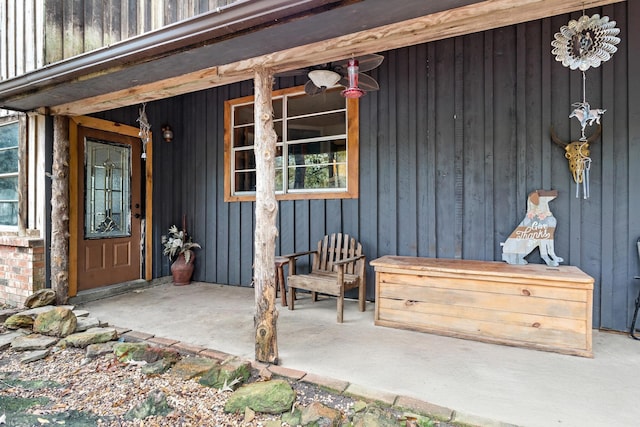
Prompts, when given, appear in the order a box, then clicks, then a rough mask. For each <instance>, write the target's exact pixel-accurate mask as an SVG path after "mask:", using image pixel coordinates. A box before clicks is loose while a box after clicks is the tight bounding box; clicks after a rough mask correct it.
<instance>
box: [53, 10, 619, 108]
mask: <svg viewBox="0 0 640 427" xmlns="http://www.w3.org/2000/svg"><path fill="white" fill-rule="evenodd" d="M621 1H625V0H590V1H588V7H598V6H604V5H607V4H612V3H618V2H621ZM584 4H585V2H584V0H517V1H514V0H489V1H484V2H482V3H476V4H474V5H469V6H464V7H460V8H457V9H451V10H446V11H443V12H438V13H433V14H430V15H427V16H422V17H419V18H415V19H412V20H408V21H404V22H399V23H395V24H389V25H385V26H382V27H378V28H374V29H370V30H365V31H360V32H356V33H352V34H347V35H345V36H342V37H337V38H334V39H331V40H325V41H321V42H316V43H311V44H307V45H304V46H298V47H295V48H291V49H286V50H284V51H280V52H274V53H271V54H268V55H262V56H259V57H256V58H250V59H246V60H241V61H237V62H234V63H231V64H225V65H220V66H215V67H210V68H206V69H203V70H199V71H196V72H193V73H188V74H185V75H183V76H179V77H173V78H169V79H166V80H163V81H159V82H154V83H149V84H144V85H140V86H136V87H132V88H128V89H125V90H121V91H117V92H113V93H110V94H105V95H100V96H96V97H92V98H91V99H88V100H80V101H74V102H70V103H67V104H61V105H57V106H54V107H52V108H51V110H50V112H51V113H52V114H56V115H57V114H63V115H82V114H90V113H95V112H98V111H105V110H110V109H114V108H120V107H125V106H129V105H134V104H137V103H141V102H150V101H154V100H159V99H163V98H168V97H171V96H176V95H181V94H185V93H189V92H195V91H198V90H203V89H208V88H211V87H216V86H222V85H226V84H231V83H235V82H239V81H243V80H248V79H251V78H252V77H253V73H254V69H255V68H256V67H257V66H264V67H269V68H272V69H273V70H274V72H278V71H287V70H292V69H297V68H303V67H307V66H311V65H314V64H318V63H323V62H330V61H333V60H337V59H342V58H344V57H348V56H350V55H364V54H368V53H375V52H380V51H382V50H391V49H396V48H400V47H404V46H410V45H415V44H420V43H426V42H430V41H435V40H440V39H444V38H449V37H455V36H460V35H464V34H468V33H471V32H480V31H486V30H490V29H493V28H498V27H503V26H506V25H513V24H518V23H521V22H526V21H532V20H537V19H542V18H546V17H549V16H554V15H559V14H564V13H570V12H574V11H576V10H582V8H583V7H584V6H583V5H584ZM515 8H518V9H519V12H518V13H517V14H515V13H514V9H515ZM516 16H521V17H526V19H523V18H520V19H518V18H516ZM489 18H491V19H489Z"/></svg>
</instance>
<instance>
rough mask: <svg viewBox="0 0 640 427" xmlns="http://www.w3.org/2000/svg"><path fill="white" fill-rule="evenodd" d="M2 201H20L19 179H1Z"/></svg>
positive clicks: (0, 195) (13, 177)
mask: <svg viewBox="0 0 640 427" xmlns="http://www.w3.org/2000/svg"><path fill="white" fill-rule="evenodd" d="M0 201H3V202H6V201H12V202H14V201H15V202H17V201H18V177H17V176H11V177H4V178H0Z"/></svg>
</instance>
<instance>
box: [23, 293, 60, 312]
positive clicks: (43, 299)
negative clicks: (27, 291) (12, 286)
mask: <svg viewBox="0 0 640 427" xmlns="http://www.w3.org/2000/svg"><path fill="white" fill-rule="evenodd" d="M55 301H56V293H55V291H54V290H53V289H40V290H39V291H36V292H34V293H33V294H31V295H29V296H28V297H27V299H26V300H25V301H24V306H25V307H27V308H36V307H42V306H45V305H49V304H53V303H54V302H55Z"/></svg>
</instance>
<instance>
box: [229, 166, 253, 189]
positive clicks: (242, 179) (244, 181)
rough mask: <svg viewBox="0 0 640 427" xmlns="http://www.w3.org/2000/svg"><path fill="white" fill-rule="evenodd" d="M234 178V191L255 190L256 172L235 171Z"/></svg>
mask: <svg viewBox="0 0 640 427" xmlns="http://www.w3.org/2000/svg"><path fill="white" fill-rule="evenodd" d="M234 178H235V186H234V187H235V188H234V191H235V192H241V191H256V172H255V171H250V172H236V173H235V175H234Z"/></svg>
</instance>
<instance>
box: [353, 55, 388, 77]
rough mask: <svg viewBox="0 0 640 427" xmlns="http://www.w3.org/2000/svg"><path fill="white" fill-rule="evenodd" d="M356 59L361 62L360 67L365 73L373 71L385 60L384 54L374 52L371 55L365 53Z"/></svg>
mask: <svg viewBox="0 0 640 427" xmlns="http://www.w3.org/2000/svg"><path fill="white" fill-rule="evenodd" d="M356 59H357V60H358V62H359V64H358V67H359V69H360V72H361V73H364V72H365V71H371V70H373V69H374V68H378V67H379V66H380V64H382V61H384V56H382V55H376V54H375V53H372V54H371V55H364V56H361V57H359V58H356Z"/></svg>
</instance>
